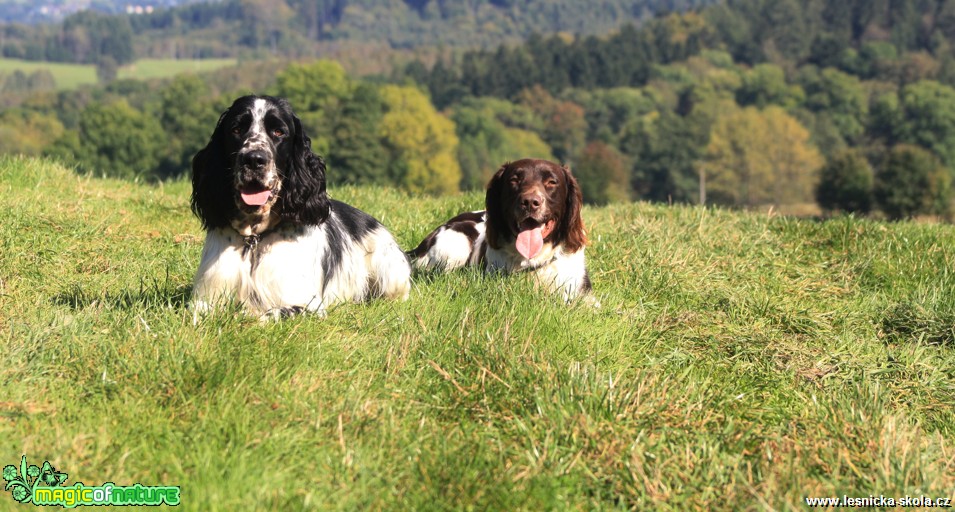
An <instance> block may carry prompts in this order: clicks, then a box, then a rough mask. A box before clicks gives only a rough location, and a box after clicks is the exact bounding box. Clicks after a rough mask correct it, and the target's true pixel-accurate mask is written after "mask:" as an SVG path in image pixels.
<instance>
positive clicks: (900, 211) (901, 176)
mask: <svg viewBox="0 0 955 512" xmlns="http://www.w3.org/2000/svg"><path fill="white" fill-rule="evenodd" d="M951 184H952V178H951V174H950V173H949V171H948V169H946V168H945V167H944V166H942V163H941V162H940V161H939V160H938V158H937V157H936V156H935V155H933V154H932V153H930V152H928V151H926V150H925V149H923V148H920V147H918V146H912V145H906V144H900V145H898V146H895V147H893V148H892V149H891V150H889V152H888V154H887V155H886V157H885V161H884V162H883V164H882V166H881V168H880V169H879V172H878V173H877V174H876V176H875V187H874V191H873V192H874V196H875V200H876V204H878V206H879V209H880V210H882V212H884V213H885V214H886V215H887V216H888V217H889V218H890V219H904V218H907V217H912V216H915V215H921V214H929V215H931V214H934V215H948V214H949V213H950V212H951V200H952V189H951Z"/></svg>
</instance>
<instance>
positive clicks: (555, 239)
mask: <svg viewBox="0 0 955 512" xmlns="http://www.w3.org/2000/svg"><path fill="white" fill-rule="evenodd" d="M582 203H583V199H582V196H581V193H580V187H579V186H578V185H577V180H576V179H574V176H573V175H572V174H570V170H569V169H567V168H566V167H563V166H560V165H557V164H555V163H553V162H549V161H547V160H533V159H524V160H518V161H516V162H510V163H507V164H504V166H503V167H501V168H500V169H499V170H498V171H497V173H496V174H495V175H494V177H493V178H491V182H490V183H489V184H488V187H487V197H486V200H485V206H486V208H487V241H488V245H490V246H491V247H492V248H494V249H500V248H501V247H504V246H505V245H508V244H515V245H516V248H517V251H518V252H519V253H520V254H521V255H522V256H524V257H525V258H527V259H531V258H533V257H534V256H536V255H537V254H538V253H540V251H541V249H542V248H543V245H544V243H550V244H552V245H554V246H563V248H564V250H565V251H567V252H575V251H577V250H579V249H580V248H581V247H583V246H584V245H585V244H586V243H587V237H586V235H585V233H584V222H583V220H582V219H581V218H580V209H581V206H582Z"/></svg>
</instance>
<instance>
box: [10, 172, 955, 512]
mask: <svg viewBox="0 0 955 512" xmlns="http://www.w3.org/2000/svg"><path fill="white" fill-rule="evenodd" d="M329 180H330V182H331V183H332V186H331V187H330V193H331V195H332V196H333V197H335V198H337V199H340V200H344V201H346V202H349V203H352V204H354V205H355V206H358V207H360V208H363V209H365V210H366V211H368V212H369V213H372V214H373V215H375V216H377V217H378V218H379V219H380V220H382V222H384V223H385V224H386V225H387V226H389V227H390V228H391V230H392V231H393V232H394V233H395V235H396V237H397V238H398V240H399V242H400V243H401V244H402V246H403V247H406V248H410V247H412V246H413V245H414V244H416V243H417V242H418V241H419V240H420V238H421V237H422V236H424V235H425V234H426V233H427V232H428V231H429V230H430V228H432V227H433V226H434V225H436V223H438V222H440V221H442V220H444V219H446V218H448V217H449V216H450V215H452V214H454V213H457V212H459V211H462V210H465V209H474V208H478V207H480V205H481V204H482V202H483V199H482V194H480V193H468V194H462V195H458V196H449V197H441V198H423V197H412V196H409V195H407V194H405V193H402V192H398V191H394V190H389V189H384V188H350V187H336V186H334V183H335V181H336V180H335V175H334V169H331V170H330V172H329ZM0 193H2V194H3V197H4V200H5V201H4V202H5V204H6V205H7V207H6V208H5V209H4V213H3V214H2V222H0V233H2V236H0V344H2V346H3V349H2V350H0V465H6V464H18V463H19V461H20V458H21V455H24V454H25V455H26V456H27V457H28V458H29V459H30V460H31V462H32V461H37V462H35V463H40V462H39V461H43V460H48V461H50V462H51V463H52V464H53V466H55V467H56V468H57V469H58V470H60V471H63V472H66V473H68V474H69V480H68V481H67V484H68V485H69V484H72V483H74V482H84V483H85V484H87V485H98V484H101V483H103V482H113V483H116V484H118V485H132V484H133V483H141V484H143V485H163V484H164V485H179V486H181V488H182V505H181V508H182V509H183V510H298V509H308V510H312V509H314V510H356V509H372V510H381V509H391V510H395V509H397V510H459V509H479V510H486V509H491V510H568V509H569V510H594V509H597V510H617V509H620V510H625V509H634V510H649V509H654V510H705V509H717V510H766V509H777V510H797V509H805V508H806V504H805V501H804V500H805V498H806V497H828V496H840V497H841V496H843V495H846V496H849V497H868V496H870V495H874V496H880V495H884V496H898V497H901V496H905V495H910V496H928V497H932V498H936V497H949V498H951V497H953V489H955V275H953V272H952V269H953V265H955V230H953V228H952V226H949V225H937V224H936V225H931V224H917V223H908V222H900V223H881V222H875V221H870V220H865V219H857V218H852V217H840V218H835V219H832V220H828V221H817V220H808V219H802V220H798V219H793V218H788V217H784V216H779V215H773V214H771V213H767V212H749V213H747V212H735V211H728V210H722V209H713V208H701V207H693V206H666V205H653V204H647V203H633V204H614V205H611V206H606V207H601V208H594V207H588V208H586V209H585V211H584V217H585V220H586V222H587V225H588V228H589V235H590V238H591V245H590V246H589V248H588V258H589V265H590V269H591V276H592V279H593V282H594V286H595V290H596V293H597V294H598V295H599V297H600V300H601V302H602V306H601V307H600V308H599V309H592V308H590V307H587V306H583V305H578V306H570V307H567V306H564V305H563V304H561V303H559V301H558V300H556V299H554V298H553V297H550V296H547V295H542V294H541V293H540V292H538V291H535V290H534V289H533V287H532V285H531V284H530V283H529V282H528V280H527V276H509V277H501V276H485V275H482V274H481V273H480V272H473V271H463V272H457V273H452V274H444V275H440V274H438V275H434V274H419V275H416V276H415V283H414V288H413V291H412V294H411V298H410V300H408V301H406V302H387V301H376V302H372V303H369V304H349V305H342V306H340V307H337V308H335V309H333V310H332V311H331V312H330V314H329V315H328V317H327V318H326V319H319V318H315V317H308V316H305V317H298V318H292V319H289V320H285V321H282V322H278V323H268V324H262V323H259V322H257V321H255V320H254V319H251V318H248V317H246V316H243V315H242V314H240V313H239V312H238V311H235V310H227V311H223V312H220V313H219V314H217V315H215V316H213V317H210V318H206V319H205V320H203V321H201V322H199V323H198V324H195V325H194V324H193V317H192V314H191V312H190V311H189V309H188V297H189V293H190V283H191V279H192V275H193V272H194V271H195V268H196V265H197V264H198V261H199V253H200V250H201V246H202V236H201V230H200V227H199V223H198V222H197V221H196V219H195V218H193V216H192V215H191V213H190V211H189V207H188V203H189V201H188V197H189V184H188V183H187V182H186V181H177V182H171V183H164V184H160V185H148V184H137V183H131V182H122V181H111V180H104V179H98V178H90V177H83V176H77V175H75V174H74V173H73V172H72V171H71V170H70V169H67V168H64V167H62V166H60V165H58V164H56V163H53V162H50V161H45V160H37V159H27V158H18V157H3V158H0ZM21 508H22V507H15V506H14V502H13V501H12V499H11V498H10V495H9V494H8V493H3V494H2V495H0V509H3V510H20V509H21Z"/></svg>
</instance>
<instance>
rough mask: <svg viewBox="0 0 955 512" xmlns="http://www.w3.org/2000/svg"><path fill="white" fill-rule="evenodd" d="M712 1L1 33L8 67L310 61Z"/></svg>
mask: <svg viewBox="0 0 955 512" xmlns="http://www.w3.org/2000/svg"><path fill="white" fill-rule="evenodd" d="M712 1H713V0H595V1H592V2H580V1H578V0H222V1H218V2H204V3H195V4H190V5H185V6H181V7H177V8H172V9H157V10H156V11H155V12H153V13H151V14H141V15H125V14H120V15H106V14H100V13H95V12H90V11H87V12H82V13H78V14H75V15H72V16H70V17H68V18H67V19H66V20H64V21H63V22H62V23H61V24H56V25H36V26H28V25H20V24H7V25H3V26H2V27H0V52H2V55H3V56H5V57H11V58H22V59H29V60H49V61H57V62H77V63H99V62H101V61H102V60H104V59H110V60H111V61H113V62H116V63H119V64H123V63H125V62H129V61H130V60H132V59H133V58H145V57H160V58H170V57H171V58H210V57H230V58H231V57H242V58H249V57H262V56H275V55H281V56H282V57H285V58H299V57H314V56H316V55H320V54H322V53H323V52H324V51H325V50H327V48H328V45H329V43H334V42H343V41H350V42H353V43H355V44H367V43H370V42H378V43H381V44H386V45H390V46H391V47H392V48H417V47H421V46H429V47H430V46H458V47H474V46H485V47H491V46H497V45H499V44H501V43H502V42H505V41H511V42H516V41H520V40H522V39H524V38H525V37H526V36H527V35H528V34H531V33H535V32H541V33H554V32H560V31H565V32H568V33H582V34H594V33H603V32H607V31H610V30H613V29H615V28H616V27H618V26H619V25H620V24H621V23H623V22H626V21H640V20H644V19H649V18H651V17H652V16H653V15H654V14H655V13H657V12H670V11H677V10H686V9H691V8H695V7H697V6H700V5H704V4H707V3H711V2H712Z"/></svg>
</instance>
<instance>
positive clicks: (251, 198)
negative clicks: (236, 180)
mask: <svg viewBox="0 0 955 512" xmlns="http://www.w3.org/2000/svg"><path fill="white" fill-rule="evenodd" d="M240 194H241V195H242V202H244V203H245V204H247V205H249V206H262V205H263V204H265V203H267V202H268V201H269V198H270V197H272V191H271V190H263V191H261V192H252V193H248V192H240Z"/></svg>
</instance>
